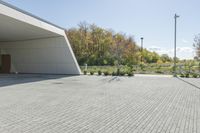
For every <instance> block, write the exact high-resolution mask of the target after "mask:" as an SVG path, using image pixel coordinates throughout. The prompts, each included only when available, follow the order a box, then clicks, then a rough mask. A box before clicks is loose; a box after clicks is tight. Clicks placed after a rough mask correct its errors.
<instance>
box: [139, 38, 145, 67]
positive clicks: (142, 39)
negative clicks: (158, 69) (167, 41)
mask: <svg viewBox="0 0 200 133" xmlns="http://www.w3.org/2000/svg"><path fill="white" fill-rule="evenodd" d="M140 39H141V64H142V62H143V41H144V38H143V37H141V38H140Z"/></svg>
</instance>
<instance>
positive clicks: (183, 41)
mask: <svg viewBox="0 0 200 133" xmlns="http://www.w3.org/2000/svg"><path fill="white" fill-rule="evenodd" d="M181 42H182V43H185V44H188V43H189V41H187V40H185V39H182V40H181Z"/></svg>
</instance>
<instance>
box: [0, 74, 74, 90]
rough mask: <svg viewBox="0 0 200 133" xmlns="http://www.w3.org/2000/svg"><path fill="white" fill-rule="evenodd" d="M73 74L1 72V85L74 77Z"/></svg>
mask: <svg viewBox="0 0 200 133" xmlns="http://www.w3.org/2000/svg"><path fill="white" fill-rule="evenodd" d="M72 76H73V75H71V76H70V75H42V74H0V87H5V86H11V85H17V84H25V83H31V82H39V81H44V80H51V79H60V78H64V77H72Z"/></svg>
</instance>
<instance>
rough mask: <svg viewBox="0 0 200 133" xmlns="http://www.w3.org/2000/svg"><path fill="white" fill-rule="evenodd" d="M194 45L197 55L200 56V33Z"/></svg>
mask: <svg viewBox="0 0 200 133" xmlns="http://www.w3.org/2000/svg"><path fill="white" fill-rule="evenodd" d="M193 46H194V48H195V50H196V55H197V57H198V58H200V34H198V35H196V36H195V38H194V44H193Z"/></svg>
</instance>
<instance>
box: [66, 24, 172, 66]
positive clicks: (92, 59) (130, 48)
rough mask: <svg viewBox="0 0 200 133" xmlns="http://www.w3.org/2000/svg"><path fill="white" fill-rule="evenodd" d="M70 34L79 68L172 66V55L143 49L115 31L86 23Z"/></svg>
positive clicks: (68, 31)
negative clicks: (148, 64)
mask: <svg viewBox="0 0 200 133" xmlns="http://www.w3.org/2000/svg"><path fill="white" fill-rule="evenodd" d="M66 34H67V36H68V39H69V41H70V44H71V46H72V49H73V51H74V53H75V56H76V58H77V60H78V63H79V65H85V64H88V65H90V66H104V65H117V64H118V65H136V64H140V63H141V58H143V59H142V61H143V63H158V62H171V61H172V59H171V58H170V57H169V56H168V55H162V56H159V55H158V54H157V53H156V52H151V51H148V50H147V49H143V50H142V51H141V48H140V47H139V46H138V45H137V44H136V42H135V40H134V37H132V36H127V35H126V34H123V33H116V32H114V31H113V30H108V29H103V28H101V27H98V26H97V25H95V24H88V23H85V22H82V23H80V24H78V27H77V28H71V29H68V30H66Z"/></svg>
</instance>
